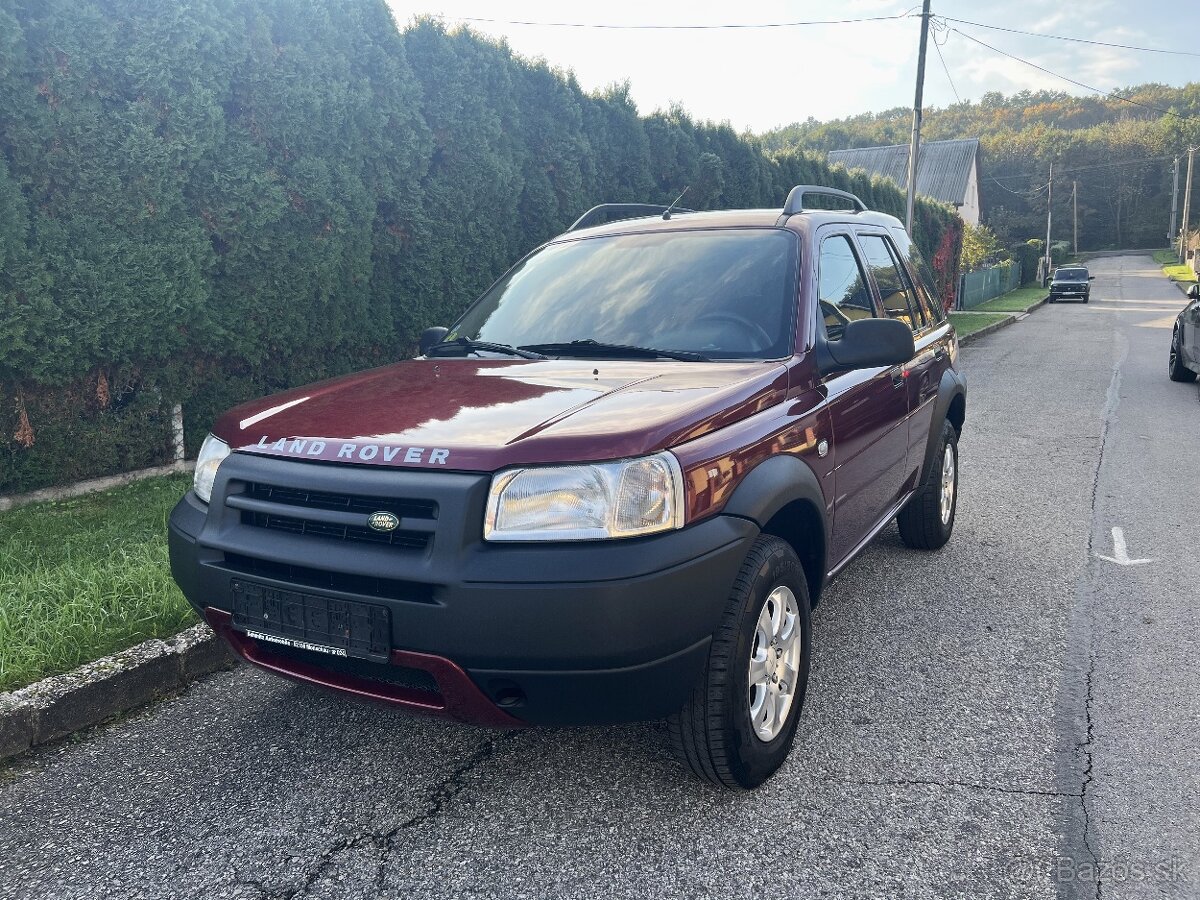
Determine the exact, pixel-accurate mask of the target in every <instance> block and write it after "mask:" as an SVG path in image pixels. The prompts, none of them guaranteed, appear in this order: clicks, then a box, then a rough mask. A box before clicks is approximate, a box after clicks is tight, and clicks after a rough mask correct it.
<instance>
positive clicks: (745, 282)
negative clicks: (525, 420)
mask: <svg viewBox="0 0 1200 900" xmlns="http://www.w3.org/2000/svg"><path fill="white" fill-rule="evenodd" d="M796 243H797V241H796V237H795V235H793V234H792V233H791V232H788V231H784V230H781V229H766V228H747V229H723V230H712V231H667V232H643V233H638V234H624V235H607V236H603V237H594V238H583V239H580V240H573V241H563V242H560V243H555V244H550V245H549V246H547V247H544V248H542V249H541V250H539V251H537V252H536V253H534V254H533V255H531V256H529V257H527V258H526V259H524V260H523V261H522V262H520V263H519V264H518V265H516V266H515V267H513V268H512V269H511V270H510V271H509V272H508V273H507V274H505V275H504V277H502V278H501V279H500V280H499V281H497V282H496V283H495V284H494V285H492V287H491V288H489V289H488V291H487V293H485V294H484V295H483V296H482V297H481V298H480V299H479V300H478V301H477V302H476V303H475V305H474V306H472V307H471V308H470V309H469V310H467V312H466V313H465V314H464V315H463V317H462V318H461V319H459V321H458V322H457V323H456V324H455V325H454V327H453V328H452V329H451V330H450V334H448V335H447V339H454V338H459V337H466V338H472V339H475V340H481V341H492V342H495V343H501V344H511V345H513V346H518V347H519V346H522V345H526V344H546V343H559V342H570V341H586V340H593V341H598V342H601V343H610V344H630V345H635V346H639V347H654V348H656V349H660V350H682V351H691V352H695V353H702V354H704V355H705V356H708V357H710V358H715V359H778V358H780V357H784V356H787V355H789V354H790V353H791V344H792V331H793V327H792V323H793V314H794V308H795V299H796V271H797V249H796Z"/></svg>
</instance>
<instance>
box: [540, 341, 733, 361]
mask: <svg viewBox="0 0 1200 900" xmlns="http://www.w3.org/2000/svg"><path fill="white" fill-rule="evenodd" d="M518 349H520V350H532V351H535V352H540V353H548V354H550V355H551V356H585V357H586V356H610V357H616V358H621V357H633V358H635V359H660V358H662V359H680V360H683V361H684V362H710V359H709V358H708V357H707V356H705V355H704V354H703V353H693V352H692V351H690V350H659V349H658V348H657V347H637V346H634V345H632V344H606V343H604V342H603V341H594V340H592V339H591V338H586V339H584V340H582V341H562V342H560V343H548V344H522V345H521V347H519V348H518Z"/></svg>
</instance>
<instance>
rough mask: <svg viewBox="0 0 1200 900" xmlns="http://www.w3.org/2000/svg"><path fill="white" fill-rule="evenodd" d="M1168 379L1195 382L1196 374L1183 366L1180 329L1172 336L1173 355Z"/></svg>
mask: <svg viewBox="0 0 1200 900" xmlns="http://www.w3.org/2000/svg"><path fill="white" fill-rule="evenodd" d="M1167 377H1168V378H1170V379H1171V380H1172V381H1195V380H1196V373H1195V372H1193V371H1192V370H1191V369H1189V368H1188V367H1187V366H1185V365H1184V364H1183V353H1182V352H1181V351H1180V349H1179V329H1178V328H1176V329H1175V331H1174V333H1172V335H1171V355H1170V357H1169V358H1168V361H1167Z"/></svg>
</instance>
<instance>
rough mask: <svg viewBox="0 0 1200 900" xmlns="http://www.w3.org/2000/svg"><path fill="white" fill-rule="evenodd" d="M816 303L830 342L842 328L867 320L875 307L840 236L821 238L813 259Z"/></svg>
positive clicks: (846, 240)
mask: <svg viewBox="0 0 1200 900" xmlns="http://www.w3.org/2000/svg"><path fill="white" fill-rule="evenodd" d="M817 303H818V304H819V305H820V308H821V317H822V319H823V320H824V322H825V334H826V335H827V336H828V337H829V339H830V340H831V341H836V340H838V339H840V338H841V336H842V332H843V331H845V330H846V325H847V323H849V322H853V321H854V320H855V319H871V318H874V316H875V305H874V304H873V303H872V302H871V292H870V291H869V290H868V289H867V279H866V276H865V275H864V274H863V270H862V265H861V264H860V263H859V261H858V256H857V255H856V254H855V252H854V247H853V246H852V245H851V244H850V238H849V237H847V236H846V235H844V234H838V235H834V236H832V237H828V238H825V240H823V241H822V242H821V253H820V257H819V259H818V260H817Z"/></svg>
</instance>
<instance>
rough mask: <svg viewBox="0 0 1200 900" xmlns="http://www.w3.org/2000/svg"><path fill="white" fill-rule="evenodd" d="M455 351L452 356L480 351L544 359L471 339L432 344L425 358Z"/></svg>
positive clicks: (526, 351) (507, 346)
mask: <svg viewBox="0 0 1200 900" xmlns="http://www.w3.org/2000/svg"><path fill="white" fill-rule="evenodd" d="M451 350H452V351H457V353H455V354H453V355H460V354H461V355H462V356H466V355H467V354H468V353H475V352H476V351H479V350H482V351H484V352H485V353H504V354H506V355H508V356H519V357H521V358H522V359H545V358H546V357H545V356H543V355H542V354H541V353H535V352H533V351H532V350H528V349H526V348H523V347H514V346H512V345H511V344H494V343H492V342H491V341H475V340H472V339H471V338H465V337H460V338H455V339H454V340H452V341H442V342H441V343H440V344H434V345H433V346H432V347H430V348H429V349H428V350H426V351H425V355H426V356H440V355H451V354H442V353H440V352H439V351H451Z"/></svg>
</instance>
